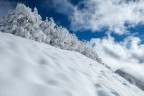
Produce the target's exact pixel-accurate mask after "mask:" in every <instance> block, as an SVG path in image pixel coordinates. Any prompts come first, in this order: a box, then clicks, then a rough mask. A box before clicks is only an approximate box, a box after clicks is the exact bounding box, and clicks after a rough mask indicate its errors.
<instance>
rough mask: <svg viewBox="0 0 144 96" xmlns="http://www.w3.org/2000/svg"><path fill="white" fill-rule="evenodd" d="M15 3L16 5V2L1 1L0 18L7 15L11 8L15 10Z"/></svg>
mask: <svg viewBox="0 0 144 96" xmlns="http://www.w3.org/2000/svg"><path fill="white" fill-rule="evenodd" d="M14 5H16V4H15V2H9V1H3V0H2V1H0V18H2V17H4V16H6V15H7V14H8V11H9V10H13V9H14V8H15V7H14Z"/></svg>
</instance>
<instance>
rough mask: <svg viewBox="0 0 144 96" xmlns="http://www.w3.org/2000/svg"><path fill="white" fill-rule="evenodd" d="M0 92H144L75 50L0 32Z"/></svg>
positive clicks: (65, 95) (112, 95) (79, 95)
mask: <svg viewBox="0 0 144 96" xmlns="http://www.w3.org/2000/svg"><path fill="white" fill-rule="evenodd" d="M0 61H1V62H0V78H1V79H0V96H143V94H144V92H143V91H142V90H140V89H139V88H137V87H136V86H134V85H131V84H130V83H129V82H128V81H126V80H124V79H123V78H122V77H120V76H119V75H117V74H115V73H113V72H111V71H110V70H109V69H107V68H106V67H104V66H103V65H101V64H99V63H97V62H96V61H94V60H91V59H89V58H87V57H85V56H84V55H81V54H80V53H77V52H71V51H67V50H62V49H58V48H55V47H52V46H50V45H48V44H44V43H39V42H35V41H32V40H27V39H24V38H21V37H16V36H14V35H11V34H7V33H1V32H0Z"/></svg>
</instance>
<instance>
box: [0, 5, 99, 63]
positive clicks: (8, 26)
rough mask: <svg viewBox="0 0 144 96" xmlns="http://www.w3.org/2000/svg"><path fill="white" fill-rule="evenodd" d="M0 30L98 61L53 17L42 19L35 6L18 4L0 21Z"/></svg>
mask: <svg viewBox="0 0 144 96" xmlns="http://www.w3.org/2000/svg"><path fill="white" fill-rule="evenodd" d="M0 31H1V32H5V33H11V34H14V35H17V36H21V37H24V38H27V39H32V40H35V41H38V42H44V43H47V44H50V45H52V46H55V47H59V48H61V49H65V50H73V51H77V52H79V53H81V54H83V55H85V56H87V57H89V58H91V59H93V60H96V61H98V62H100V63H102V62H101V59H100V58H99V57H98V55H97V53H96V52H94V51H93V50H92V49H91V48H90V47H88V46H87V45H86V42H82V41H79V40H78V38H77V37H76V36H75V35H74V34H70V33H69V31H68V30H67V29H66V28H63V27H61V26H60V27H59V26H56V23H55V22H54V20H53V18H46V20H45V21H42V18H41V16H40V15H39V14H38V10H37V8H34V10H33V12H32V10H31V8H29V7H26V6H25V5H23V4H18V5H17V7H16V9H15V10H12V11H9V13H8V15H7V16H6V17H5V18H3V20H1V21H0Z"/></svg>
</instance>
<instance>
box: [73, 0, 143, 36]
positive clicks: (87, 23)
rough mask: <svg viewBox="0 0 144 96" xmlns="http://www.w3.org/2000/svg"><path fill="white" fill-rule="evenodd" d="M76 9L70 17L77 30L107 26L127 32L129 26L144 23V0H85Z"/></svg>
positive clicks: (98, 28)
mask: <svg viewBox="0 0 144 96" xmlns="http://www.w3.org/2000/svg"><path fill="white" fill-rule="evenodd" d="M81 6H82V7H81ZM74 10H75V11H74V13H73V16H71V17H70V18H71V26H72V29H73V30H75V31H77V30H91V31H94V32H95V31H99V30H101V29H103V28H107V29H108V30H109V31H111V32H114V33H117V34H125V33H127V32H128V30H127V29H128V28H129V27H135V26H136V25H138V24H143V23H144V0H84V1H83V2H81V3H80V4H79V5H78V6H75V8H74ZM125 25H127V26H125Z"/></svg>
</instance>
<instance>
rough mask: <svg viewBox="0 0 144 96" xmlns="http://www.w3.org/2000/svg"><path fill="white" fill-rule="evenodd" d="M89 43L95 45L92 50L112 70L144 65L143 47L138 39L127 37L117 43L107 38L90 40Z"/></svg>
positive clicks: (111, 38)
mask: <svg viewBox="0 0 144 96" xmlns="http://www.w3.org/2000/svg"><path fill="white" fill-rule="evenodd" d="M90 43H91V45H95V46H94V47H93V48H94V50H95V51H96V52H97V53H98V55H99V56H100V57H101V58H102V60H103V62H105V63H107V64H108V65H110V66H112V67H113V68H114V69H117V68H118V67H124V66H134V65H143V64H144V60H143V57H144V45H143V44H141V40H140V38H139V37H134V36H129V37H127V38H125V40H124V41H123V42H120V43H118V42H115V40H114V38H113V37H111V36H109V37H105V38H103V39H92V40H91V41H90Z"/></svg>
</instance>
